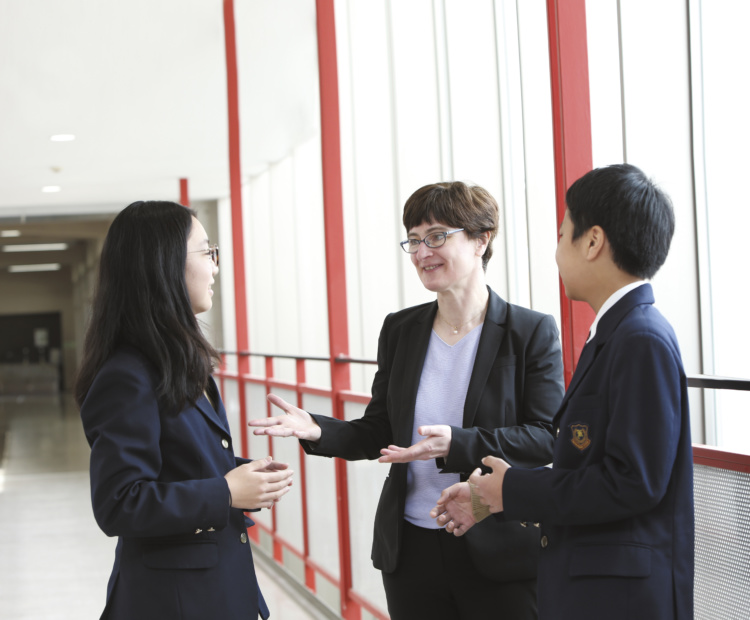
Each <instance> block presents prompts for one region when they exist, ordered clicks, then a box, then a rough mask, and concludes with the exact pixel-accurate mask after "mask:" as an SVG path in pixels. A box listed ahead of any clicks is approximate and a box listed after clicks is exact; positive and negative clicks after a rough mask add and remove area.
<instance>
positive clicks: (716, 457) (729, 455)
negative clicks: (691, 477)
mask: <svg viewBox="0 0 750 620" xmlns="http://www.w3.org/2000/svg"><path fill="white" fill-rule="evenodd" d="M693 463H695V464H696V465H707V466H708V467H716V468H718V469H728V470H730V471H737V472H741V473H744V474H750V454H735V453H733V452H726V451H724V450H720V449H718V448H712V447H710V446H699V445H694V446H693Z"/></svg>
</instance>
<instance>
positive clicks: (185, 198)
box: [180, 178, 190, 207]
mask: <svg viewBox="0 0 750 620" xmlns="http://www.w3.org/2000/svg"><path fill="white" fill-rule="evenodd" d="M180 204H181V205H182V206H183V207H189V206H190V194H188V180H187V179H185V178H183V179H180Z"/></svg>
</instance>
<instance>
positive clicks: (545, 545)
mask: <svg viewBox="0 0 750 620" xmlns="http://www.w3.org/2000/svg"><path fill="white" fill-rule="evenodd" d="M541 543H542V549H546V548H547V545H548V544H549V540H547V537H546V536H542V540H541Z"/></svg>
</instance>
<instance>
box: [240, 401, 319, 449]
mask: <svg viewBox="0 0 750 620" xmlns="http://www.w3.org/2000/svg"><path fill="white" fill-rule="evenodd" d="M267 398H268V401H269V402H270V403H271V404H272V405H275V406H276V407H278V408H279V409H281V410H282V411H283V412H284V413H283V414H282V415H277V416H273V417H270V418H260V419H258V420H250V421H249V422H248V423H247V425H248V426H252V427H253V428H254V430H253V434H254V435H269V436H271V437H296V438H297V439H306V440H307V441H318V440H319V439H320V432H321V431H320V426H318V425H317V423H316V422H315V420H313V418H312V416H311V415H310V414H309V413H307V411H305V410H304V409H300V408H299V407H295V406H294V405H292V404H290V403H288V402H286V401H285V400H284V399H283V398H281V397H280V396H276V394H269V395H268V397H267Z"/></svg>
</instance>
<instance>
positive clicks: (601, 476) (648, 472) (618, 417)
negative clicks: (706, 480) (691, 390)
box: [503, 332, 689, 525]
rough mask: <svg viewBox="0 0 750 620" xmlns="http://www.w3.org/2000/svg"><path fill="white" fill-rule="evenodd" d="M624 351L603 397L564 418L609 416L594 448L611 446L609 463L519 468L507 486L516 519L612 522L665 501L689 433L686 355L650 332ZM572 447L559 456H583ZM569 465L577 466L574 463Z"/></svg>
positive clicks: (611, 368) (636, 336) (591, 397)
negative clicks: (683, 359)
mask: <svg viewBox="0 0 750 620" xmlns="http://www.w3.org/2000/svg"><path fill="white" fill-rule="evenodd" d="M619 345H620V346H619V347H618V350H617V351H616V353H613V354H612V355H613V357H612V359H611V360H609V365H608V367H607V377H605V378H603V381H607V382H608V383H606V384H605V383H603V384H601V385H600V392H599V393H598V394H597V393H592V392H591V390H586V391H585V393H584V394H583V395H582V396H576V395H575V394H574V395H573V396H571V398H570V400H569V401H568V402H567V404H566V411H565V413H564V417H565V419H567V420H574V421H576V422H578V421H582V422H584V421H587V418H586V416H591V415H595V416H597V419H598V418H600V417H604V416H606V419H607V421H608V422H607V424H606V426H605V427H604V428H597V429H596V432H592V434H591V436H590V439H591V441H592V445H591V446H590V448H588V449H589V450H597V451H598V450H599V447H598V446H597V445H596V443H597V442H604V445H603V447H602V449H601V457H597V458H596V459H595V460H591V461H590V462H582V463H580V465H579V466H577V467H572V468H571V467H567V468H566V467H565V466H562V467H558V463H557V460H558V454H562V453H559V452H558V453H556V455H555V467H554V468H553V469H546V468H545V469H538V470H537V469H535V470H522V469H516V468H511V469H510V470H508V471H507V472H506V474H505V478H504V483H503V503H504V507H505V513H506V515H507V516H508V517H509V518H520V519H522V520H533V521H545V522H550V523H558V524H562V525H576V524H585V523H588V524H590V523H605V522H609V521H614V520H619V519H625V518H628V517H632V516H634V515H636V514H639V513H643V512H646V511H648V510H651V509H652V508H653V507H654V506H656V505H657V504H658V503H659V502H660V501H661V499H662V498H663V497H664V495H665V493H666V490H667V486H668V485H669V482H670V476H671V475H672V472H673V469H674V466H675V465H674V464H675V460H676V455H677V451H678V447H679V442H680V435H681V433H683V432H684V431H685V429H683V428H682V426H683V424H686V423H689V422H688V418H687V415H685V416H683V413H682V402H683V391H686V388H685V387H684V386H685V385H686V380H684V373H683V371H682V365H681V362H680V360H679V354H678V352H676V351H675V350H674V348H673V347H671V346H670V345H669V343H668V342H667V341H666V340H665V339H664V338H662V337H661V336H659V335H657V334H653V333H647V332H641V333H633V334H630V335H629V336H628V338H627V342H626V343H624V342H622V341H621V342H620V343H619ZM597 363H600V360H599V359H597ZM590 372H593V371H590ZM579 389H581V388H580V387H579ZM567 443H568V442H567V440H566V441H564V442H563V444H564V445H563V446H562V447H560V448H558V449H559V450H561V449H565V450H568V453H572V452H575V451H576V449H575V448H571V447H569V446H568V445H567ZM578 452H580V450H579V451H578ZM597 453H598V452H597ZM582 454H583V455H585V452H584V453H582ZM580 458H585V456H581V457H580ZM566 460H568V461H569V462H570V463H571V464H572V463H573V461H572V458H571V457H568V458H567V459H566Z"/></svg>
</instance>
